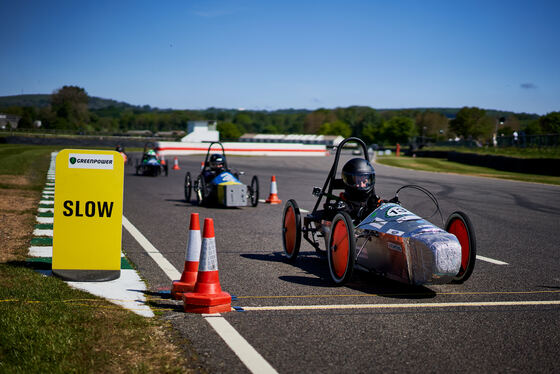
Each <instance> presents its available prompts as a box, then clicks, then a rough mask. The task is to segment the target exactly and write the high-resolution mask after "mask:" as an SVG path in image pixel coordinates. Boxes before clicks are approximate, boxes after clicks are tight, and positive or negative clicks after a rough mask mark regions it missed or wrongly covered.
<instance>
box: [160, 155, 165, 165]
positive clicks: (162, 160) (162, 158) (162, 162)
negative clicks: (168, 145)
mask: <svg viewBox="0 0 560 374" xmlns="http://www.w3.org/2000/svg"><path fill="white" fill-rule="evenodd" d="M161 164H162V165H165V164H166V162H165V157H164V156H163V155H161Z"/></svg>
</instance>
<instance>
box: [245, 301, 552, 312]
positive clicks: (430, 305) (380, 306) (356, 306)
mask: <svg viewBox="0 0 560 374" xmlns="http://www.w3.org/2000/svg"><path fill="white" fill-rule="evenodd" d="M519 305H525V306H527V305H533V306H534V305H560V300H545V301H480V302H458V303H410V304H340V305H283V306H248V307H243V311H247V312H250V311H279V310H313V309H315V310H325V309H388V308H399V309H405V308H406V309H414V308H451V307H492V306H519Z"/></svg>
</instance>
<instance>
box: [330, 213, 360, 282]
mask: <svg viewBox="0 0 560 374" xmlns="http://www.w3.org/2000/svg"><path fill="white" fill-rule="evenodd" d="M327 258H328V261H329V271H330V274H331V279H332V280H333V282H334V284H335V285H337V286H342V285H344V284H345V283H347V282H348V281H349V280H350V279H351V278H352V274H353V272H354V264H355V261H356V239H355V238H354V224H353V223H352V218H350V216H349V215H348V213H346V212H341V213H338V214H337V215H336V216H335V217H334V220H333V221H332V225H331V232H330V235H329V245H328V247H327Z"/></svg>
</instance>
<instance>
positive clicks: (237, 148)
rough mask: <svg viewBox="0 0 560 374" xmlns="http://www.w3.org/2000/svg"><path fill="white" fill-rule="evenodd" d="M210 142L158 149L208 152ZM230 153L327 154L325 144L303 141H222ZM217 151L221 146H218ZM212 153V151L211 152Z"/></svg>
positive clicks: (158, 145) (173, 153)
mask: <svg viewBox="0 0 560 374" xmlns="http://www.w3.org/2000/svg"><path fill="white" fill-rule="evenodd" d="M209 145H210V143H183V142H156V151H157V152H158V153H159V154H160V155H164V156H187V155H196V154H206V152H208V146H209ZM222 145H223V146H224V151H225V152H226V154H228V155H240V156H327V155H329V152H328V151H327V147H326V146H325V145H318V144H302V143H234V142H230V143H222ZM212 149H213V150H214V149H215V151H216V152H221V148H220V147H219V146H216V147H215V148H214V147H213V148H212ZM211 153H212V152H211Z"/></svg>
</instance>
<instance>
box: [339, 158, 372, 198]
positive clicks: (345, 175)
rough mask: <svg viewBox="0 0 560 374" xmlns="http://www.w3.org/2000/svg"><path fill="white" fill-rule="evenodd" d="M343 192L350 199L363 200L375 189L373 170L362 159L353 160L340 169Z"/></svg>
mask: <svg viewBox="0 0 560 374" xmlns="http://www.w3.org/2000/svg"><path fill="white" fill-rule="evenodd" d="M342 180H343V182H344V185H345V192H346V193H347V194H348V195H349V197H351V198H356V199H364V198H366V197H367V196H368V195H369V193H370V192H371V191H373V189H374V187H375V170H374V169H373V166H372V165H371V164H370V163H369V162H368V161H366V160H365V159H363V158H353V159H351V160H350V161H348V162H347V163H346V164H345V165H344V167H343V168H342Z"/></svg>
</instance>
